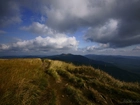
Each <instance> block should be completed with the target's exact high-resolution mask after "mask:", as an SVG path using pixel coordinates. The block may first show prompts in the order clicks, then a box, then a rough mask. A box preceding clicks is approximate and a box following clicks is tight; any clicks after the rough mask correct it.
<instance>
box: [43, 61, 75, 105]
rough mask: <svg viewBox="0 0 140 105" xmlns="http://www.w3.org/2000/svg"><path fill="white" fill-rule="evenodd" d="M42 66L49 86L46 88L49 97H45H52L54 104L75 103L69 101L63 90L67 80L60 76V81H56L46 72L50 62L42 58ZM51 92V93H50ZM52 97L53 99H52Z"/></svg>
mask: <svg viewBox="0 0 140 105" xmlns="http://www.w3.org/2000/svg"><path fill="white" fill-rule="evenodd" d="M42 64H43V68H44V71H45V73H46V74H47V75H48V81H49V86H48V87H47V89H46V92H44V93H46V95H48V94H50V97H49V96H48V97H47V98H50V99H52V101H56V103H55V102H54V103H55V104H56V105H75V104H74V103H72V102H71V101H70V98H69V96H68V95H67V94H66V93H65V92H64V89H65V87H66V84H67V82H66V81H65V80H64V78H63V77H61V82H57V81H56V80H55V78H53V77H52V76H51V75H49V74H48V73H47V70H48V69H49V68H50V64H51V63H50V62H49V61H47V62H46V61H44V60H42ZM51 92H53V94H52V93H51ZM53 97H54V98H55V99H53Z"/></svg>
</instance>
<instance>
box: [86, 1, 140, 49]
mask: <svg viewBox="0 0 140 105" xmlns="http://www.w3.org/2000/svg"><path fill="white" fill-rule="evenodd" d="M139 11H140V1H139V0H133V1H132V0H131V1H130V0H116V2H115V1H114V6H113V7H112V9H111V10H110V13H109V14H108V18H107V19H106V20H105V21H104V23H103V24H99V25H98V26H97V25H93V26H92V27H91V28H90V29H89V30H88V32H87V33H86V34H85V39H86V40H90V41H93V42H99V43H109V44H110V46H111V47H125V46H130V45H135V44H139V43H140V12H139ZM111 19H112V20H114V22H115V21H116V26H115V27H114V28H111V27H112V26H111V24H112V25H113V21H112V23H111V21H110V20H111ZM110 26H111V27H110Z"/></svg>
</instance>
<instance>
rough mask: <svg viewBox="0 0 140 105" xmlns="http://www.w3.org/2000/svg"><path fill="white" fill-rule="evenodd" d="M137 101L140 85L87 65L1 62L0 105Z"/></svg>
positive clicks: (112, 104) (100, 104)
mask: <svg viewBox="0 0 140 105" xmlns="http://www.w3.org/2000/svg"><path fill="white" fill-rule="evenodd" d="M125 100H127V101H130V102H131V103H130V104H132V105H133V102H139V101H140V84H139V83H127V82H122V81H119V80H116V79H114V78H113V77H111V76H110V75H109V74H107V73H105V72H103V71H101V70H98V69H94V68H92V67H90V66H75V65H73V64H69V63H65V62H61V61H57V60H55V61H54V60H48V59H42V60H41V59H0V105H117V104H119V103H123V102H125Z"/></svg>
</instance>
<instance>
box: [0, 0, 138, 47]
mask: <svg viewBox="0 0 140 105" xmlns="http://www.w3.org/2000/svg"><path fill="white" fill-rule="evenodd" d="M21 8H27V9H30V10H31V11H33V12H35V13H39V14H41V15H42V16H45V17H47V20H46V24H45V25H46V26H47V27H49V28H51V29H53V30H56V31H57V32H60V33H61V32H62V33H63V32H64V33H66V32H75V31H76V30H77V29H79V28H81V27H82V28H83V27H85V28H89V29H88V30H87V32H86V34H85V35H84V38H85V40H90V41H91V42H99V43H103V44H108V45H109V46H110V47H125V46H130V45H135V44H140V12H139V11H140V0H30V1H29V0H1V3H0V26H1V27H3V26H5V25H9V24H12V23H19V22H21V21H22V20H21V11H20V10H21ZM22 15H26V14H22ZM31 29H33V28H31ZM34 29H36V27H35V28H34ZM24 30H27V27H24ZM28 31H30V30H29V28H28ZM33 31H34V32H38V31H36V30H33ZM44 32H46V31H44Z"/></svg>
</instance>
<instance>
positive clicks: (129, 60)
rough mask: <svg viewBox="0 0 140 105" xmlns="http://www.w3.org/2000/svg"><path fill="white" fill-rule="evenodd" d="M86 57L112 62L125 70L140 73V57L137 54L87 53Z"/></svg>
mask: <svg viewBox="0 0 140 105" xmlns="http://www.w3.org/2000/svg"><path fill="white" fill-rule="evenodd" d="M85 57H87V58H89V59H92V60H97V61H103V62H107V63H111V64H113V65H115V66H117V67H119V68H122V69H124V70H128V71H130V72H134V73H139V74H140V63H139V62H140V57H135V56H109V55H93V54H90V55H85Z"/></svg>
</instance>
